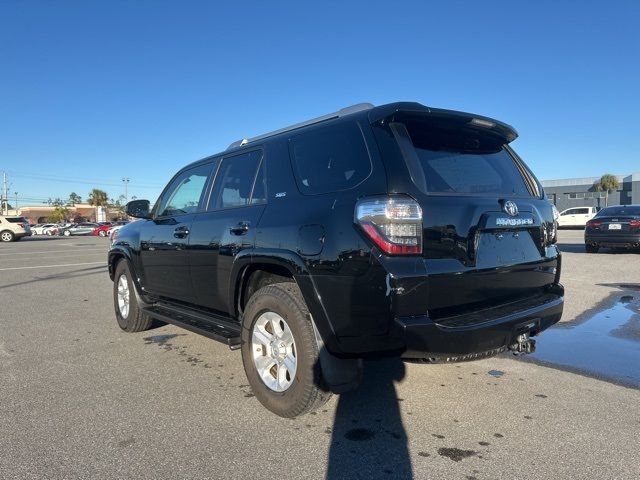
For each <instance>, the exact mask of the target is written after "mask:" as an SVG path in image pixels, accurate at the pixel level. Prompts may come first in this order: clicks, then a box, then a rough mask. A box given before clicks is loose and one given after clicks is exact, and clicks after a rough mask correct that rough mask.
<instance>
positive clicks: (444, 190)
mask: <svg viewBox="0 0 640 480" xmlns="http://www.w3.org/2000/svg"><path fill="white" fill-rule="evenodd" d="M390 127H391V130H392V131H393V133H394V136H395V138H396V140H397V141H398V144H399V146H400V148H401V150H402V153H403V155H404V157H405V160H406V162H407V167H408V169H409V172H410V175H411V178H412V180H413V182H414V183H415V184H416V186H417V187H418V188H420V189H421V190H422V191H423V192H425V193H438V194H469V195H491V196H494V195H505V196H527V197H530V196H532V192H538V186H537V183H536V181H535V180H534V179H533V178H532V177H531V176H530V174H529V173H528V172H525V171H524V167H519V166H518V165H516V163H515V161H514V159H513V158H512V157H511V155H510V154H509V152H508V151H507V150H506V149H505V147H504V145H503V144H502V143H501V142H500V141H499V140H498V139H496V138H494V137H489V136H486V135H485V136H483V135H481V134H480V133H477V132H474V131H473V130H471V129H468V130H462V129H445V128H438V127H437V126H436V125H434V124H433V123H432V122H426V121H425V122H423V121H420V120H413V121H407V122H404V123H392V124H391V125H390ZM523 175H526V176H527V181H528V182H529V184H530V185H529V187H527V184H526V183H525V179H524V177H523Z"/></svg>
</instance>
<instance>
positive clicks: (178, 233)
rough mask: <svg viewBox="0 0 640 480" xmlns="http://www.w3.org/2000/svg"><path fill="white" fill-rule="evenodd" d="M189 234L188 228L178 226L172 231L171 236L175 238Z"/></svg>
mask: <svg viewBox="0 0 640 480" xmlns="http://www.w3.org/2000/svg"><path fill="white" fill-rule="evenodd" d="M187 235H189V229H188V228H187V227H184V226H183V227H178V228H176V229H175V230H174V231H173V236H174V237H176V238H184V237H186V236H187Z"/></svg>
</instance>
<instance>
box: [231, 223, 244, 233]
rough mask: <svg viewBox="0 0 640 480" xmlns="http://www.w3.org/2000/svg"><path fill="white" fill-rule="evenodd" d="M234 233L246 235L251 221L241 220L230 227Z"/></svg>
mask: <svg viewBox="0 0 640 480" xmlns="http://www.w3.org/2000/svg"><path fill="white" fill-rule="evenodd" d="M229 231H230V232H231V233H233V234H234V235H244V234H245V233H247V232H248V231H249V222H240V223H238V225H236V226H235V227H231V228H230V229H229Z"/></svg>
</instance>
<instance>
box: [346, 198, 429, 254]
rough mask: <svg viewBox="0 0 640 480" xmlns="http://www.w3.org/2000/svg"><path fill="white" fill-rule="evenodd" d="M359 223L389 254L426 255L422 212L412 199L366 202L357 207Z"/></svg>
mask: <svg viewBox="0 0 640 480" xmlns="http://www.w3.org/2000/svg"><path fill="white" fill-rule="evenodd" d="M355 222H356V223H357V224H358V225H360V227H362V229H363V230H364V232H365V233H366V234H367V236H368V237H369V238H370V239H371V240H373V242H374V243H375V244H376V245H377V246H378V248H380V250H382V251H383V252H384V253H386V254H388V255H416V254H421V253H422V209H421V208H420V205H419V204H418V202H416V201H415V200H414V199H412V198H409V197H405V196H403V195H392V196H384V197H372V198H365V199H362V200H360V201H359V202H358V203H357V204H356V211H355Z"/></svg>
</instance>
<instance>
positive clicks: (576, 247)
mask: <svg viewBox="0 0 640 480" xmlns="http://www.w3.org/2000/svg"><path fill="white" fill-rule="evenodd" d="M556 245H557V247H558V248H559V249H560V251H561V252H570V253H586V250H585V249H584V244H582V243H557V244H556Z"/></svg>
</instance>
